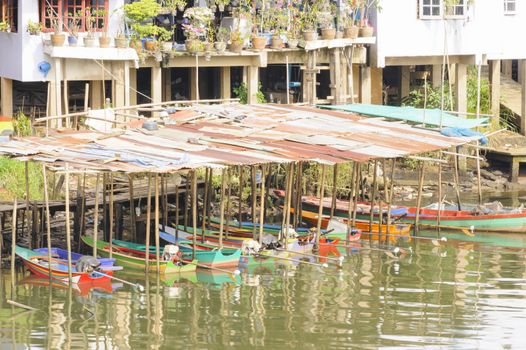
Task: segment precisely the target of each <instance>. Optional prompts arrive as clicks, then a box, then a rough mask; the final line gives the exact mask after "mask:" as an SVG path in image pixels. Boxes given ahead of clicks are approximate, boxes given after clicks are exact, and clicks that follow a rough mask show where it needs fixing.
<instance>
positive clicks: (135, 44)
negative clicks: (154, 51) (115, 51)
mask: <svg viewBox="0 0 526 350" xmlns="http://www.w3.org/2000/svg"><path fill="white" fill-rule="evenodd" d="M130 47H131V48H132V49H135V51H137V54H141V53H142V41H140V40H137V39H135V40H132V41H130Z"/></svg>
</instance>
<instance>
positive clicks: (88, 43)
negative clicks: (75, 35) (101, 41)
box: [84, 36, 97, 47]
mask: <svg viewBox="0 0 526 350" xmlns="http://www.w3.org/2000/svg"><path fill="white" fill-rule="evenodd" d="M84 46H85V47H95V46H97V39H95V38H93V37H89V36H87V37H85V38H84Z"/></svg>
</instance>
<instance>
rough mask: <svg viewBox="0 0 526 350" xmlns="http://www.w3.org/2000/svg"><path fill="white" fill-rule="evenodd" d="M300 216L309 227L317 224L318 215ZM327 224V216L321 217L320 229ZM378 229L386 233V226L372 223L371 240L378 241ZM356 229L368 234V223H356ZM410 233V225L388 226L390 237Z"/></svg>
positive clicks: (305, 214) (307, 213)
mask: <svg viewBox="0 0 526 350" xmlns="http://www.w3.org/2000/svg"><path fill="white" fill-rule="evenodd" d="M290 210H291V212H293V211H294V208H291V209H290ZM301 216H302V218H303V220H305V221H307V222H308V223H310V224H311V225H313V226H315V225H317V224H318V214H317V213H313V212H310V211H307V210H302V211H301ZM341 220H342V221H343V222H344V223H347V220H346V219H341ZM328 224H329V216H327V215H323V216H322V220H321V227H322V228H327V225H328ZM380 227H381V230H382V234H385V233H386V232H387V225H386V224H382V225H381V226H380V225H379V224H378V223H377V222H373V224H372V226H371V228H372V229H371V231H372V232H370V233H371V234H372V235H371V239H373V240H378V234H379V232H380ZM356 228H358V229H360V230H361V231H363V232H369V222H368V221H356ZM410 233H411V225H410V224H391V225H390V226H389V234H390V235H397V236H409V235H410ZM336 234H337V233H332V235H336ZM340 235H344V233H340ZM340 238H341V239H345V236H340ZM389 239H390V240H396V237H394V236H390V237H389Z"/></svg>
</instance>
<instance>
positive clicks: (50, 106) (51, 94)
mask: <svg viewBox="0 0 526 350" xmlns="http://www.w3.org/2000/svg"><path fill="white" fill-rule="evenodd" d="M47 88H48V94H47V101H46V104H47V108H46V113H47V115H48V116H50V115H57V110H56V109H55V107H56V106H55V103H54V102H53V101H55V92H56V91H57V90H56V89H55V82H54V81H49V82H48V84H47ZM90 90H91V89H90Z"/></svg>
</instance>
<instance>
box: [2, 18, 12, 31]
mask: <svg viewBox="0 0 526 350" xmlns="http://www.w3.org/2000/svg"><path fill="white" fill-rule="evenodd" d="M0 32H4V33H10V32H11V25H10V24H9V22H8V21H0Z"/></svg>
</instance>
